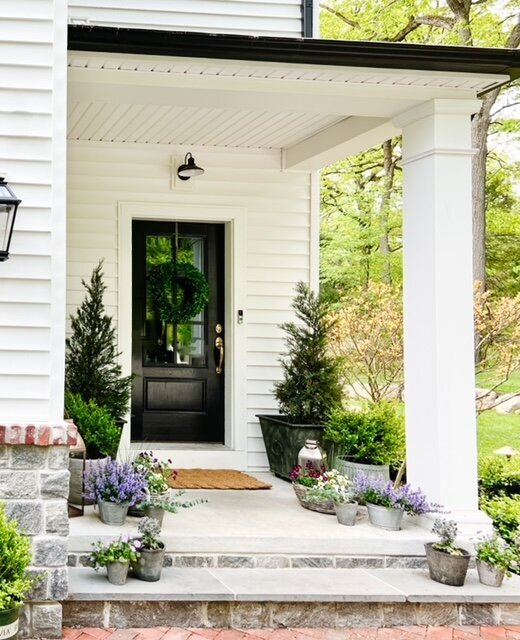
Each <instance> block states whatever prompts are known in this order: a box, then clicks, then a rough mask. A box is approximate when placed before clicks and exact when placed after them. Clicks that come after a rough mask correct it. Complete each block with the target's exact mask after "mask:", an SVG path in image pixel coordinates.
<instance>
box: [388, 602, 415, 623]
mask: <svg viewBox="0 0 520 640" xmlns="http://www.w3.org/2000/svg"><path fill="white" fill-rule="evenodd" d="M382 609H383V626H384V627H397V626H401V625H405V626H410V625H416V624H417V606H416V605H415V604H414V603H411V602H406V603H405V602H392V603H389V602H384V603H383V605H382Z"/></svg>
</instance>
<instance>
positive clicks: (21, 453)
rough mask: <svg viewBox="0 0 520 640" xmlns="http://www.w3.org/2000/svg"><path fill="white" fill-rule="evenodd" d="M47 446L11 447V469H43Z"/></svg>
mask: <svg viewBox="0 0 520 640" xmlns="http://www.w3.org/2000/svg"><path fill="white" fill-rule="evenodd" d="M48 453H49V451H48V447H37V446H35V445H32V446H27V447H26V446H17V447H12V448H11V461H10V463H9V466H10V467H11V469H45V468H46V466H47V459H48Z"/></svg>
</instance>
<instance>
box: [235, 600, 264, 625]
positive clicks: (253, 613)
mask: <svg viewBox="0 0 520 640" xmlns="http://www.w3.org/2000/svg"><path fill="white" fill-rule="evenodd" d="M231 625H232V627H233V628H238V629H242V628H244V629H265V628H266V627H271V626H272V622H271V610H270V606H269V605H268V604H267V603H265V602H233V603H232V604H231Z"/></svg>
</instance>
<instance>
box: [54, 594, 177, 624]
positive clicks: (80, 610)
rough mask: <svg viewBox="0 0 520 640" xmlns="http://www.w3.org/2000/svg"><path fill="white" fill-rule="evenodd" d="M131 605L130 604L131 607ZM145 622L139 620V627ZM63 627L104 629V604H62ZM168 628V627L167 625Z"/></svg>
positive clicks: (71, 601)
mask: <svg viewBox="0 0 520 640" xmlns="http://www.w3.org/2000/svg"><path fill="white" fill-rule="evenodd" d="M132 604H133V603H130V605H132ZM144 623H145V620H141V626H142V625H143V624H144ZM63 626H65V627H104V626H105V617H104V603H103V602H92V600H89V601H88V602H84V601H77V600H65V602H63ZM168 626H169V625H168Z"/></svg>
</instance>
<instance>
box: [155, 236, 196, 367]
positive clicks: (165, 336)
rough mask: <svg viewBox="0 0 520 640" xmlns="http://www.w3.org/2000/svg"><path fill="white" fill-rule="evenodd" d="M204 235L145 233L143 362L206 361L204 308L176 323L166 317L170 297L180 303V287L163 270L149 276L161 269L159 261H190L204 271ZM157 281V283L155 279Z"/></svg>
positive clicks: (193, 363) (188, 363) (190, 363)
mask: <svg viewBox="0 0 520 640" xmlns="http://www.w3.org/2000/svg"><path fill="white" fill-rule="evenodd" d="M204 243H205V238H204V237H197V236H186V235H180V236H178V237H177V238H176V237H175V236H172V235H149V236H147V237H146V282H147V287H146V321H145V327H144V333H145V336H143V337H145V340H144V341H143V365H144V366H154V365H155V366H165V365H166V366H172V367H176V366H180V367H182V366H191V367H203V366H205V365H206V345H205V335H206V328H205V315H206V310H205V309H203V310H202V311H201V312H200V313H198V314H197V315H195V316H193V318H191V319H190V320H189V321H188V322H185V323H183V324H176V323H173V322H170V321H169V320H168V315H169V313H168V307H170V308H171V307H172V306H173V301H174V300H177V303H178V304H179V303H181V302H182V300H183V295H184V293H183V290H182V288H181V287H179V286H178V283H177V282H176V281H175V279H174V278H173V277H169V274H168V269H166V270H165V271H166V275H164V270H163V271H162V272H161V273H162V274H163V275H162V276H161V277H160V278H154V279H153V282H154V284H153V285H151V284H150V282H151V276H152V278H153V276H154V274H156V273H158V272H159V271H160V267H161V265H171V264H173V263H174V262H175V261H176V262H177V264H182V263H190V264H193V265H194V266H195V267H197V269H199V271H201V272H202V273H204V266H205V265H204V255H205V244H204ZM158 282H159V283H160V286H159V287H158V285H157V283H158Z"/></svg>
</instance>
